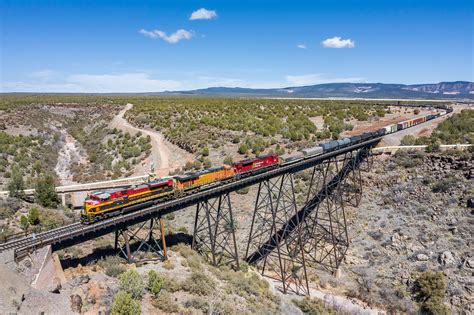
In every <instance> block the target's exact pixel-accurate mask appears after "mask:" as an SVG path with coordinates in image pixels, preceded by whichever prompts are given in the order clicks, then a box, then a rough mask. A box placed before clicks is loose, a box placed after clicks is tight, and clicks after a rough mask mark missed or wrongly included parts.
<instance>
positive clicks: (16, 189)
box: [8, 165, 25, 198]
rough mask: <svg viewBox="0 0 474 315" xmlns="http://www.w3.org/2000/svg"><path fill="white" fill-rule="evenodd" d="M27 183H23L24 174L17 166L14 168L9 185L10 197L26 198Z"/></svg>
mask: <svg viewBox="0 0 474 315" xmlns="http://www.w3.org/2000/svg"><path fill="white" fill-rule="evenodd" d="M23 190H25V182H24V181H23V174H22V173H21V171H20V168H19V167H18V166H17V165H14V166H13V167H12V171H11V178H10V182H9V183H8V192H9V193H10V197H15V198H23V197H24V196H25V193H24V191H23Z"/></svg>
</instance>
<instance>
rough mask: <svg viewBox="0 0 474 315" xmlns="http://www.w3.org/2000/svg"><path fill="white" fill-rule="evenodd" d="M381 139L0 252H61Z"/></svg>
mask: <svg viewBox="0 0 474 315" xmlns="http://www.w3.org/2000/svg"><path fill="white" fill-rule="evenodd" d="M380 139H381V137H377V138H373V139H370V140H367V141H365V142H362V143H359V144H355V145H353V146H350V147H344V148H341V149H338V150H335V151H331V152H328V153H325V154H322V155H318V156H314V157H311V158H309V159H304V160H300V161H296V162H294V163H291V164H288V165H283V166H281V167H279V168H276V169H271V170H268V171H266V172H264V173H257V174H254V175H252V176H249V177H244V178H241V179H239V180H237V181H234V182H231V183H226V184H222V185H218V186H215V187H212V188H209V189H206V190H202V191H199V192H196V193H193V194H191V195H187V196H184V197H181V198H177V199H172V200H169V201H167V202H163V203H160V204H157V205H151V206H147V207H145V208H143V209H139V210H134V211H133V212H129V213H125V214H122V215H118V216H113V217H111V218H108V219H105V220H100V221H98V222H95V223H93V224H88V225H83V224H81V223H79V222H78V223H74V224H70V225H66V226H63V227H60V228H57V229H54V230H50V231H47V232H43V233H38V234H37V235H35V239H33V238H32V237H31V236H28V237H25V238H22V239H17V240H14V241H10V242H7V243H4V244H0V252H2V251H5V250H11V249H14V257H15V261H19V260H20V259H21V258H24V257H25V256H26V255H27V254H28V252H31V251H34V250H35V249H38V248H41V247H44V246H47V245H52V246H53V247H56V249H61V248H65V247H69V246H73V245H76V244H79V243H82V242H85V241H87V240H90V239H94V238H97V237H99V236H102V235H106V234H108V233H111V232H114V231H116V230H118V229H120V228H126V227H127V226H130V225H133V224H138V223H140V222H143V221H146V220H148V219H150V218H153V217H155V216H157V215H158V214H159V215H165V214H167V213H171V212H174V211H178V210H180V209H183V208H185V207H187V206H190V205H195V204H196V203H198V202H200V201H203V200H207V199H210V198H216V197H218V196H220V195H222V194H223V193H228V192H232V191H236V190H238V189H241V188H243V187H248V186H251V185H254V184H256V183H259V182H261V181H263V180H267V179H270V178H274V177H277V176H281V175H282V174H285V173H290V172H291V173H294V172H298V171H302V170H304V169H307V168H309V167H313V166H315V165H317V164H320V163H323V161H324V160H327V159H329V158H338V157H339V156H342V154H344V153H347V152H350V151H354V150H358V149H363V148H366V149H367V148H370V147H371V146H372V145H374V144H375V143H377V142H378V141H380Z"/></svg>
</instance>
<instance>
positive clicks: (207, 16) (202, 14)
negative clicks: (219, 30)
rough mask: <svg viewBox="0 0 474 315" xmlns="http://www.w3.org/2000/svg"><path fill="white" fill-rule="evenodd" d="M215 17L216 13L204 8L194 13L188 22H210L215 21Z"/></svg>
mask: <svg viewBox="0 0 474 315" xmlns="http://www.w3.org/2000/svg"><path fill="white" fill-rule="evenodd" d="M216 17H217V13H216V11H213V10H207V9H204V8H201V9H199V10H196V11H194V12H193V13H192V14H191V16H190V17H189V20H191V21H193V20H211V19H215V18H216Z"/></svg>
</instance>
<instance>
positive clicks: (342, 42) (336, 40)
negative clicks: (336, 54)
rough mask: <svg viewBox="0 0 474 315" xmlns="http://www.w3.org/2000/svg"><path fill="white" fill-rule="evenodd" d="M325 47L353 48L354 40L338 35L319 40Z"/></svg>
mask: <svg viewBox="0 0 474 315" xmlns="http://www.w3.org/2000/svg"><path fill="white" fill-rule="evenodd" d="M321 44H322V45H323V46H324V47H325V48H354V47H355V42H354V41H353V40H352V39H342V38H341V37H339V36H334V37H332V38H328V39H325V40H323V41H322V42H321Z"/></svg>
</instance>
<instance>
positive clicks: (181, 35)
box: [139, 29, 194, 44]
mask: <svg viewBox="0 0 474 315" xmlns="http://www.w3.org/2000/svg"><path fill="white" fill-rule="evenodd" d="M139 32H140V33H141V34H143V35H145V36H146V37H150V38H161V39H163V40H164V41H167V42H168V43H170V44H176V43H177V42H179V41H180V40H182V39H191V38H193V36H194V34H193V33H191V32H189V31H187V30H183V29H179V30H177V31H176V32H174V33H173V34H171V35H169V36H168V35H166V33H165V32H163V31H160V30H152V31H147V30H144V29H141V30H140V31H139Z"/></svg>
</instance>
